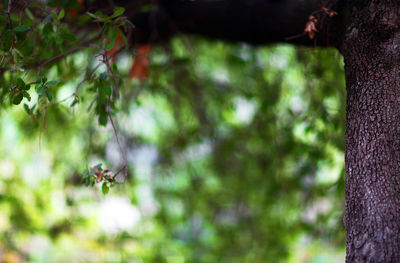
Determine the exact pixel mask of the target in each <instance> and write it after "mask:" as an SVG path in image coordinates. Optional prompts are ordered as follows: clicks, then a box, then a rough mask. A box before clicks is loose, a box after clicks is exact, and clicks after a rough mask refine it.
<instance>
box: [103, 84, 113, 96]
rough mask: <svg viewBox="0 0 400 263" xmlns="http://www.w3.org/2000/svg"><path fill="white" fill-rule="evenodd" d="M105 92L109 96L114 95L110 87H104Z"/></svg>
mask: <svg viewBox="0 0 400 263" xmlns="http://www.w3.org/2000/svg"><path fill="white" fill-rule="evenodd" d="M103 91H104V93H105V94H106V95H107V96H111V94H112V89H111V87H110V86H103Z"/></svg>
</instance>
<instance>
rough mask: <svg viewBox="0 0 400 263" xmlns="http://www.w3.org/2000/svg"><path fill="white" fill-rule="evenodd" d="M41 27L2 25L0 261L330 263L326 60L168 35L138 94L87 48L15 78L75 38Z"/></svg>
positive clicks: (332, 169)
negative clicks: (99, 171) (109, 174)
mask: <svg viewBox="0 0 400 263" xmlns="http://www.w3.org/2000/svg"><path fill="white" fill-rule="evenodd" d="M60 13H61V11H60V12H59V13H58V14H57V13H56V14H54V15H53V16H52V17H53V18H52V19H55V17H61V18H62V17H63V16H64V15H61V14H60ZM117 16H118V14H117ZM23 17H24V19H26V21H28V20H29V19H30V18H29V17H30V15H29V13H26V14H25V15H23ZM61 18H60V19H61ZM2 19H7V18H6V17H4V16H3V17H2ZM20 19H21V18H20ZM44 19H47V18H44ZM31 20H32V19H31ZM21 21H25V20H23V19H22V20H21ZM45 22H46V21H44V22H43V20H41V21H35V19H33V21H32V22H31V23H27V22H23V23H22V22H21V23H19V24H18V25H17V27H14V29H13V30H12V32H11V31H10V32H11V33H10V34H14V36H16V37H18V42H17V44H18V43H21V42H22V43H24V44H23V45H18V46H17V48H12V44H11V45H10V47H9V46H4V45H7V43H8V42H7V41H3V48H2V50H3V51H6V53H4V54H5V58H8V59H10V58H13V59H14V63H15V64H6V63H3V62H2V63H3V64H1V65H0V67H1V68H2V69H3V70H2V71H1V74H0V88H1V91H0V92H1V94H2V95H1V96H0V99H1V101H2V104H1V106H2V109H1V111H0V124H1V129H0V143H1V147H0V255H2V256H0V257H2V258H1V259H2V260H3V261H5V262H143V263H150V262H154V263H162V262H166V263H181V262H199V263H200V262H204V263H209V262H221V263H224V262H226V263H228V262H229V263H236V262H237V263H242V262H252V263H253V262H254V263H256V262H342V261H343V259H344V246H345V235H344V229H343V226H342V216H343V207H344V194H343V193H344V179H343V177H344V161H343V159H344V158H343V150H344V129H345V128H344V124H345V120H344V118H345V114H344V110H345V89H344V77H343V69H342V68H343V65H342V59H341V57H340V55H339V54H338V53H337V52H336V51H334V50H330V49H327V50H318V49H310V48H301V47H300V48H294V47H291V46H285V45H283V46H272V47H262V48H261V47H258V48H256V47H251V46H248V45H245V44H227V43H222V42H216V41H210V40H204V39H200V38H194V37H183V36H181V37H177V38H174V39H172V40H171V42H170V43H168V44H164V45H160V46H156V47H153V51H152V52H151V53H150V54H149V59H150V69H149V71H150V77H149V78H148V79H147V80H145V81H143V82H139V81H136V80H132V79H130V78H129V77H128V76H129V67H130V65H131V63H132V52H131V51H123V52H122V53H121V54H120V55H119V56H118V58H117V59H116V61H115V64H114V66H112V69H109V68H107V65H105V63H103V62H104V61H103V62H102V61H101V59H100V58H99V56H98V54H99V50H98V49H91V48H87V49H82V50H81V51H79V52H77V53H74V54H71V55H68V56H65V58H63V59H61V60H59V61H57V62H56V63H51V64H48V65H47V64H46V65H43V67H40V72H39V70H38V68H37V67H33V68H29V67H27V65H31V64H32V63H37V60H38V59H40V61H43V60H44V61H45V60H48V59H52V58H53V57H54V56H57V55H58V54H60V52H61V53H62V52H66V51H67V50H68V49H69V48H73V47H74V45H71V44H70V42H71V41H72V42H73V41H77V40H76V39H75V38H73V37H72V36H75V35H78V38H80V36H81V35H82V34H84V32H75V33H74V34H71V33H70V31H69V28H68V27H66V26H65V27H64V25H63V23H62V22H60V24H57V23H56V22H57V20H53V23H50V25H51V28H47V29H46V25H45ZM48 22H50V21H48ZM37 23H39V24H37ZM28 27H29V28H28ZM32 28H35V29H32ZM61 28H65V29H62V30H61ZM0 30H2V29H0ZM44 30H48V31H49V32H50V33H51V32H53V33H54V34H50V33H49V34H47V35H46V34H45V33H43V31H44ZM29 32H31V34H32V36H29V37H28V36H26V35H25V34H29ZM63 32H64V33H63ZM60 34H64V35H65V37H64V38H62V41H58V39H59V38H58V37H60ZM71 35H72V36H71ZM92 37H95V36H92V35H90V36H88V38H92ZM96 41H99V42H98V43H99V45H101V44H102V43H104V44H105V45H107V44H109V43H107V42H104V41H103V42H101V41H102V40H101V39H97V40H96ZM94 43H97V42H94ZM7 48H8V50H6V49H7ZM15 49H17V50H18V51H15ZM13 52H14V53H15V54H14V53H13ZM4 61H7V60H4ZM8 61H10V60H8ZM30 63H31V64H30ZM110 70H111V71H112V72H113V74H115V75H116V76H117V78H118V81H117V82H118V83H113V81H114V80H113V79H112V76H111V75H110ZM38 76H39V77H40V78H38ZM50 81H51V82H50ZM56 81H57V82H56ZM29 83H34V84H31V85H32V86H35V87H36V89H33V88H31V87H30V88H26V87H27V86H25V85H27V84H29ZM113 85H115V87H117V88H118V92H119V93H120V98H119V99H117V96H116V90H115V89H113V90H112V91H111V90H110V87H111V86H113ZM25 93H26V94H25ZM19 94H21V95H19ZM27 94H28V95H27ZM48 94H51V96H49V95H48ZM21 96H22V97H21ZM111 97H112V100H109V98H111ZM17 102H18V103H17ZM110 103H111V104H110ZM14 104H18V106H16V105H14ZM93 104H96V105H93ZM25 105H26V106H25ZM35 105H36V106H35ZM109 106H110V107H111V110H110V108H107V107H109ZM104 116H105V117H104ZM111 116H112V118H113V120H114V122H115V129H114V128H113V126H112V125H111V123H110V122H109V121H108V120H109V119H110V118H111ZM109 117H110V118H109ZM99 124H101V125H103V126H100V125H99ZM116 136H118V141H119V143H118V142H117V140H116V138H117V137H116ZM124 156H126V159H127V163H128V174H127V176H128V177H127V178H126V180H125V178H124V174H123V173H119V174H117V176H116V178H115V180H116V181H117V182H118V184H113V187H112V188H111V189H109V190H108V186H110V185H108V184H107V186H106V188H107V189H105V187H104V184H94V186H91V187H89V188H87V187H86V186H85V177H83V176H82V171H86V173H84V176H87V175H88V174H89V173H90V172H91V171H90V169H89V168H90V167H93V166H95V165H96V164H97V163H102V164H104V166H103V167H105V166H108V167H109V169H110V170H111V171H114V172H117V170H118V169H120V167H123V166H124ZM104 169H106V168H104ZM92 173H93V172H92ZM93 175H94V173H93ZM90 182H92V181H90ZM102 188H103V189H102ZM102 191H103V192H108V191H109V192H108V194H107V195H104V194H102Z"/></svg>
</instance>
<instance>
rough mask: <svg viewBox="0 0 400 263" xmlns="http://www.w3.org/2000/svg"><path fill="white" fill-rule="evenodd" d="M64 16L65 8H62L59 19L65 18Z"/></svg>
mask: <svg viewBox="0 0 400 263" xmlns="http://www.w3.org/2000/svg"><path fill="white" fill-rule="evenodd" d="M64 16H65V11H64V9H61V11H60V13H58V16H57V19H58V20H60V19H63V18H64Z"/></svg>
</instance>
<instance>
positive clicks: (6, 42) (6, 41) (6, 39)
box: [1, 30, 14, 52]
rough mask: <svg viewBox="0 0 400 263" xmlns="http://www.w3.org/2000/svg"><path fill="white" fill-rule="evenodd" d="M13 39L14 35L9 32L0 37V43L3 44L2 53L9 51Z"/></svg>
mask: <svg viewBox="0 0 400 263" xmlns="http://www.w3.org/2000/svg"><path fill="white" fill-rule="evenodd" d="M13 38H14V33H13V32H12V31H11V30H6V31H5V32H4V33H3V34H2V35H1V42H3V50H4V51H6V52H7V51H9V50H10V49H11V46H12V42H13Z"/></svg>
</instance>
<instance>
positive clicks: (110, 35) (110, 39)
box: [105, 28, 117, 50]
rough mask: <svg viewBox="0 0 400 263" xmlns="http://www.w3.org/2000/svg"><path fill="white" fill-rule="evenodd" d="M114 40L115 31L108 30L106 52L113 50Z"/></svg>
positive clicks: (112, 29)
mask: <svg viewBox="0 0 400 263" xmlns="http://www.w3.org/2000/svg"><path fill="white" fill-rule="evenodd" d="M116 38H117V30H115V29H114V28H110V30H108V43H107V44H106V46H105V48H106V50H110V49H112V48H113V46H114V44H115V40H116Z"/></svg>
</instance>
